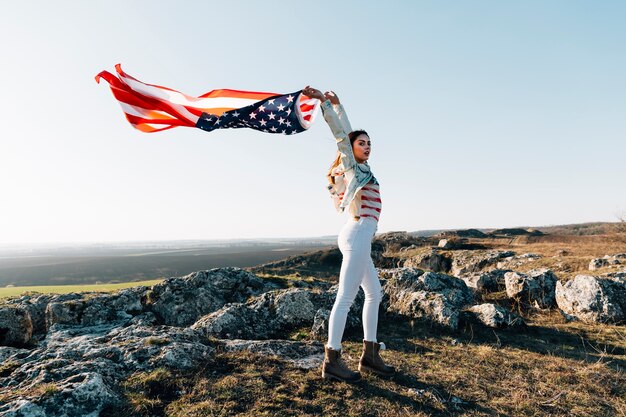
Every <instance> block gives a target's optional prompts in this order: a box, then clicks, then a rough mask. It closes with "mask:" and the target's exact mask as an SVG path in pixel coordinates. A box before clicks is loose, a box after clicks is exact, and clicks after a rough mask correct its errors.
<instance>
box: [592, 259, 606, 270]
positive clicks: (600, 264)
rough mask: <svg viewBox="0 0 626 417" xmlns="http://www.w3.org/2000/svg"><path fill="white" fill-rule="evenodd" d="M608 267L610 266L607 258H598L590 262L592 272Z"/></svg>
mask: <svg viewBox="0 0 626 417" xmlns="http://www.w3.org/2000/svg"><path fill="white" fill-rule="evenodd" d="M606 266H609V260H608V259H605V258H596V259H592V260H591V261H590V262H589V270H590V271H595V270H596V269H600V268H604V267H606Z"/></svg>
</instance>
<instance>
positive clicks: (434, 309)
mask: <svg viewBox="0 0 626 417" xmlns="http://www.w3.org/2000/svg"><path fill="white" fill-rule="evenodd" d="M383 289H384V292H385V294H386V296H387V297H385V298H383V305H384V307H385V308H386V309H387V311H389V312H392V313H397V314H400V315H404V316H407V317H413V318H427V319H429V320H431V321H433V322H435V323H438V324H441V325H443V326H446V327H449V328H451V329H453V330H455V329H457V328H458V326H459V317H460V309H461V308H462V307H464V306H465V305H467V304H469V303H471V302H472V299H473V296H472V291H471V290H470V289H469V288H468V287H467V285H466V284H465V283H464V282H463V281H462V280H461V279H459V278H456V277H452V276H449V275H445V274H440V273H437V272H424V271H423V270H420V269H417V268H399V269H398V270H396V272H394V273H393V275H392V277H391V278H389V279H388V280H387V282H386V283H385V286H384V287H383Z"/></svg>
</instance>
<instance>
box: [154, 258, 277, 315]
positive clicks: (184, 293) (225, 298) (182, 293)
mask: <svg viewBox="0 0 626 417" xmlns="http://www.w3.org/2000/svg"><path fill="white" fill-rule="evenodd" d="M276 287H277V285H276V284H273V283H270V282H268V281H265V280H263V279H261V278H258V277H257V276H256V275H254V274H252V273H250V272H248V271H245V270H243V269H241V268H234V267H227V268H214V269H211V270H208V271H199V272H194V273H192V274H189V275H187V276H184V277H177V278H168V279H166V280H164V281H163V282H160V283H158V284H156V285H154V286H153V287H152V290H151V291H149V292H148V293H147V294H146V295H147V301H146V302H147V304H148V305H149V310H150V311H152V312H153V313H154V314H155V315H156V316H157V317H158V318H159V319H160V320H161V321H162V323H164V324H167V325H171V326H188V325H191V324H193V323H194V322H196V320H198V318H200V317H202V316H204V315H206V314H208V313H211V312H213V311H216V310H218V309H220V308H222V307H223V306H224V305H225V304H227V303H233V302H234V303H241V302H244V301H246V300H247V299H248V298H249V297H251V296H255V295H258V294H260V293H262V292H265V291H267V290H269V289H275V288H276Z"/></svg>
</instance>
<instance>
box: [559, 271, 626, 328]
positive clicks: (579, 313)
mask: <svg viewBox="0 0 626 417" xmlns="http://www.w3.org/2000/svg"><path fill="white" fill-rule="evenodd" d="M556 302H557V304H558V306H559V308H560V309H561V310H562V311H563V312H564V313H565V314H568V315H571V316H574V317H576V318H578V319H580V320H582V321H585V322H590V323H597V322H601V323H622V322H624V321H626V282H624V281H622V280H620V279H619V278H617V279H614V278H611V277H606V278H600V277H595V276H591V275H577V276H576V277H575V278H574V279H573V280H569V281H567V282H565V283H561V282H558V283H557V285H556Z"/></svg>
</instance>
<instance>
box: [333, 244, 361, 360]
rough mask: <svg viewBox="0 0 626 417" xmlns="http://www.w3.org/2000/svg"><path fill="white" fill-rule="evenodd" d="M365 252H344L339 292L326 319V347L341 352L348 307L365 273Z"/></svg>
mask: <svg viewBox="0 0 626 417" xmlns="http://www.w3.org/2000/svg"><path fill="white" fill-rule="evenodd" d="M364 254H366V255H367V253H365V251H345V252H344V254H343V262H342V263H341V270H340V272H339V290H338V291H337V298H336V299H335V303H334V304H333V309H332V310H331V312H330V317H329V319H328V344H327V346H328V347H331V348H333V349H335V350H341V340H342V338H343V332H344V329H345V326H346V320H347V317H348V312H349V311H350V307H351V306H352V303H353V302H354V299H355V297H356V294H357V292H358V291H359V285H360V284H361V280H362V279H363V274H364V272H365V266H366V263H365V258H364V256H363V255H364Z"/></svg>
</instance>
